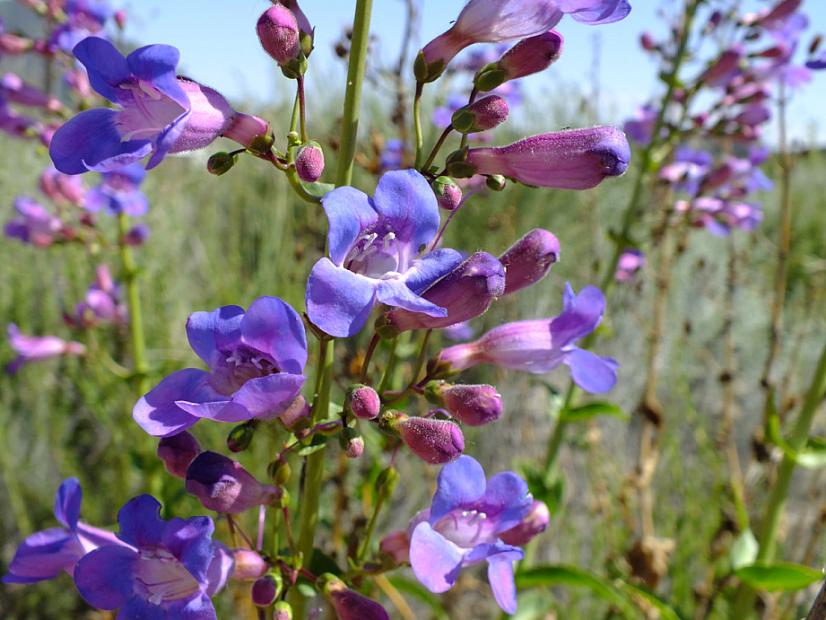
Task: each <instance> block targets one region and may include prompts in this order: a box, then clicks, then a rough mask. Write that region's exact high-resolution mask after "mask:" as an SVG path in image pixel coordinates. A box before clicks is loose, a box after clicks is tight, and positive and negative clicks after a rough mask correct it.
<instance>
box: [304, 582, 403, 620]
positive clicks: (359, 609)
mask: <svg viewBox="0 0 826 620" xmlns="http://www.w3.org/2000/svg"><path fill="white" fill-rule="evenodd" d="M316 585H318V586H320V587H321V589H322V592H324V596H325V597H326V598H327V600H328V601H330V605H332V606H333V610H334V611H335V612H336V617H337V618H338V620H390V616H389V615H388V613H387V612H386V611H385V609H384V607H382V606H381V605H379V604H378V603H377V602H376V601H374V600H372V599H369V598H367V597H366V596H363V595H361V594H359V593H358V592H355V591H353V590H351V589H350V588H348V587H347V586H346V585H345V584H344V582H343V581H342V580H341V579H339V578H338V577H336V576H335V575H331V574H330V573H325V574H324V575H322V576H321V577H319V579H318V581H317V582H316Z"/></svg>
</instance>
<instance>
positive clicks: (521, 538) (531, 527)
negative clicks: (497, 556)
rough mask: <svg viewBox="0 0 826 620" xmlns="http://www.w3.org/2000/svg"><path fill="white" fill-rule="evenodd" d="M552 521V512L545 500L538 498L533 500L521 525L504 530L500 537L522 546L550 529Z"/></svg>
mask: <svg viewBox="0 0 826 620" xmlns="http://www.w3.org/2000/svg"><path fill="white" fill-rule="evenodd" d="M550 521H551V513H550V511H549V510H548V506H547V505H546V504H545V502H540V501H539V500H538V499H535V500H533V503H532V504H531V509H530V511H529V512H528V514H526V515H525V517H524V518H523V519H522V522H521V523H519V525H517V526H515V527H512V528H511V529H509V530H508V531H507V532H502V533H501V534H500V538H501V539H502V540H503V541H504V542H505V543H507V544H509V545H515V546H517V547H521V546H522V545H527V544H528V543H529V542H531V540H533V539H534V538H536V537H537V536H538V535H539V534H541V533H542V532H544V531H545V530H546V529H548V524H549V523H550Z"/></svg>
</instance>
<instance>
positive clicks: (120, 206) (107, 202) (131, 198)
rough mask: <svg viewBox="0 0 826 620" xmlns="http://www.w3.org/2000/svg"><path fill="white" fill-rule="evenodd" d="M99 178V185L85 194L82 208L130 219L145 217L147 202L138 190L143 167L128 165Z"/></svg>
mask: <svg viewBox="0 0 826 620" xmlns="http://www.w3.org/2000/svg"><path fill="white" fill-rule="evenodd" d="M101 177H102V182H101V184H100V185H98V186H97V187H94V188H92V189H90V190H89V191H88V192H87V194H86V198H85V200H84V202H83V206H84V208H85V209H86V210H87V211H91V212H93V213H96V212H98V211H100V210H104V211H105V212H106V213H108V214H110V215H117V214H118V213H125V214H126V215H129V216H131V217H140V216H142V215H146V212H147V211H148V210H149V201H148V200H147V199H146V196H145V195H144V193H143V192H142V191H140V189H139V188H140V186H141V183H143V180H144V178H145V177H146V170H144V168H143V166H141V165H140V164H138V163H134V164H130V165H128V166H124V167H122V168H116V169H114V170H110V171H107V172H103V173H102V174H101Z"/></svg>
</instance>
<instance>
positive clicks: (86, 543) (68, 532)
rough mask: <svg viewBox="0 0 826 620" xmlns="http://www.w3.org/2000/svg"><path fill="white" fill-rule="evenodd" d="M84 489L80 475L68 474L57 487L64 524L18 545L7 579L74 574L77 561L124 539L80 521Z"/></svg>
mask: <svg viewBox="0 0 826 620" xmlns="http://www.w3.org/2000/svg"><path fill="white" fill-rule="evenodd" d="M82 499H83V490H82V489H81V488H80V482H78V480H77V478H67V479H66V480H64V481H63V483H62V484H61V485H60V487H59V488H58V489H57V493H56V494H55V500H54V516H55V518H56V519H57V520H58V522H60V524H61V525H62V526H63V527H53V528H49V529H48V530H43V531H41V532H35V533H34V534H32V535H31V536H29V537H28V538H26V540H24V541H23V543H22V544H21V545H20V546H19V547H18V548H17V551H16V552H15V554H14V557H13V558H12V561H11V563H10V564H9V572H8V573H6V575H5V576H4V577H3V582H4V583H36V582H38V581H44V580H46V579H53V578H54V577H57V576H58V575H59V574H60V573H61V572H63V571H66V572H67V573H69V574H70V575H71V574H72V571H73V570H74V567H75V564H76V563H77V561H78V560H79V559H80V558H82V557H83V556H84V555H86V554H87V553H89V552H90V551H93V550H94V549H97V548H98V547H100V546H101V545H119V544H123V543H121V542H120V541H119V540H118V539H117V537H116V536H115V535H114V534H113V533H112V532H107V531H106V530H101V529H98V528H96V527H92V526H91V525H87V524H86V523H84V522H83V521H80V503H81V501H82Z"/></svg>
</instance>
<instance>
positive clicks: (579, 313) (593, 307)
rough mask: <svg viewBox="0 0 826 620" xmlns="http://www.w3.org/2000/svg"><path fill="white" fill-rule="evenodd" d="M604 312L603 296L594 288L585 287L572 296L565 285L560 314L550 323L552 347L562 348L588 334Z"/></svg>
mask: <svg viewBox="0 0 826 620" xmlns="http://www.w3.org/2000/svg"><path fill="white" fill-rule="evenodd" d="M604 310H605V296H604V295H603V294H602V291H600V290H599V289H598V288H597V287H596V286H586V287H585V288H583V289H582V290H581V291H580V292H579V294H578V295H574V293H573V290H572V289H571V286H570V284H567V285H566V287H565V296H564V309H563V311H562V314H560V315H559V316H558V317H556V318H555V319H554V320H553V321H551V334H552V335H553V344H554V347H557V348H559V347H564V346H565V345H566V344H569V343H571V342H574V341H575V340H578V339H579V338H582V337H583V336H587V335H588V334H590V333H591V332H592V331H594V329H596V326H597V325H599V322H600V321H601V320H602V313H603V311H604Z"/></svg>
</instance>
